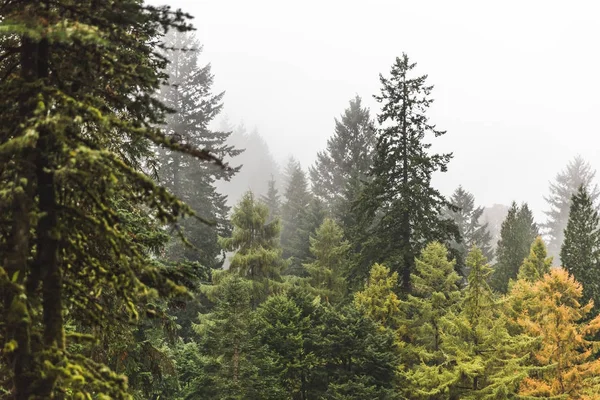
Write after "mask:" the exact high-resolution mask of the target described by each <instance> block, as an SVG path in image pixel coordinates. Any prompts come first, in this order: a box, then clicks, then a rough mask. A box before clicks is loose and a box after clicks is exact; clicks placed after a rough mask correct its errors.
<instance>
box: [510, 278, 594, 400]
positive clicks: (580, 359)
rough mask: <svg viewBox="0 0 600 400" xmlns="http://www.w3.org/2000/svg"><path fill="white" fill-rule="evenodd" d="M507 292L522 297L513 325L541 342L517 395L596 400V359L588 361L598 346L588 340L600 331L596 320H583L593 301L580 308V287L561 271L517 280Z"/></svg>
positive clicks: (534, 352)
mask: <svg viewBox="0 0 600 400" xmlns="http://www.w3.org/2000/svg"><path fill="white" fill-rule="evenodd" d="M512 289H513V291H512V292H511V295H514V296H515V297H517V298H523V299H526V301H525V303H524V304H523V308H522V309H521V310H520V311H521V312H520V315H519V316H518V317H517V319H516V322H517V324H518V325H519V326H521V328H522V329H523V330H524V331H525V332H526V333H528V334H529V335H532V336H533V337H537V338H539V341H538V343H537V346H536V348H535V350H533V354H532V355H533V360H534V362H535V365H536V367H539V368H535V369H534V370H533V371H532V372H531V373H530V377H529V378H526V379H525V380H524V381H523V382H522V383H521V387H520V390H519V394H520V395H523V396H531V397H540V398H547V397H553V396H559V397H560V396H565V398H569V399H582V400H583V399H590V400H591V399H600V385H599V384H598V380H597V378H596V379H594V377H595V376H597V375H598V374H600V360H594V359H592V356H593V353H594V352H595V351H596V350H597V349H598V342H594V341H590V340H587V339H586V336H587V335H591V334H594V333H596V332H598V331H600V316H597V317H596V318H594V319H593V320H591V321H589V322H581V320H582V319H583V318H584V317H585V316H586V315H587V314H588V313H589V312H590V311H591V309H592V307H593V304H592V302H590V303H588V304H586V305H581V304H580V303H579V301H580V300H581V296H582V286H581V284H579V283H578V282H577V281H576V280H575V279H574V278H573V277H572V276H569V274H568V273H567V271H565V270H564V269H562V268H558V269H553V270H552V271H551V272H550V273H549V274H546V275H544V277H543V279H541V280H539V281H537V282H534V283H529V282H525V281H520V282H519V283H518V284H517V285H515V286H514V287H513V288H512Z"/></svg>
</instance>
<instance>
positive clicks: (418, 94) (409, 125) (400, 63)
mask: <svg viewBox="0 0 600 400" xmlns="http://www.w3.org/2000/svg"><path fill="white" fill-rule="evenodd" d="M414 67H415V64H413V63H410V62H409V60H408V56H406V55H405V54H404V55H403V56H402V57H398V58H396V62H395V63H394V65H393V66H392V70H391V77H390V78H385V77H383V76H381V77H380V80H381V85H382V89H381V94H380V95H379V96H375V99H376V100H377V101H378V102H379V103H381V104H382V110H381V113H380V114H379V115H378V122H379V124H380V125H381V128H380V129H379V130H378V132H377V145H376V151H375V158H374V162H373V167H372V169H371V170H370V172H369V180H370V182H369V183H368V184H367V186H366V188H365V190H364V191H363V192H362V194H361V196H360V198H359V200H358V202H357V206H358V208H359V209H360V210H361V211H362V216H361V221H360V225H361V226H363V227H365V228H366V229H365V233H364V235H363V237H362V238H360V239H358V240H359V241H360V242H364V246H363V248H362V249H360V251H361V253H362V254H363V255H364V256H363V263H362V264H360V265H358V266H357V267H358V268H357V270H356V271H354V275H355V279H357V278H358V279H359V280H362V279H364V275H365V273H366V271H364V268H365V267H366V265H370V264H371V263H372V262H373V261H385V262H386V263H388V265H389V266H390V267H391V268H392V270H394V271H399V272H400V273H401V274H400V275H401V279H402V286H403V290H404V291H405V292H409V290H410V276H411V273H412V272H413V270H414V258H415V256H416V255H418V254H419V252H420V250H421V249H422V248H423V247H424V244H425V243H426V242H429V241H432V240H439V241H442V242H446V241H448V240H450V239H452V238H455V239H457V238H458V232H457V228H456V225H455V224H454V222H453V221H451V220H447V219H446V220H440V217H439V216H440V213H441V211H442V208H443V207H444V206H446V205H447V202H446V200H445V199H444V198H443V196H442V195H441V194H440V193H439V191H437V190H436V189H434V188H433V187H432V186H431V175H432V174H433V173H434V172H435V171H441V172H445V171H446V169H447V164H448V162H449V161H450V159H451V158H452V154H431V153H430V152H429V151H428V150H429V149H430V147H431V144H430V143H427V142H425V137H426V135H431V136H433V137H438V136H441V135H443V134H444V133H445V132H443V131H439V130H437V129H436V128H435V126H434V125H432V124H431V123H430V122H429V118H428V116H427V115H426V111H427V109H428V108H429V106H430V105H431V103H432V102H433V100H432V99H431V98H430V93H431V90H432V88H433V87H432V86H427V85H426V83H425V81H426V79H427V76H426V75H424V76H418V77H411V76H410V74H411V72H412V70H413V69H414Z"/></svg>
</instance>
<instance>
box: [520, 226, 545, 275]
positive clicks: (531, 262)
mask: <svg viewBox="0 0 600 400" xmlns="http://www.w3.org/2000/svg"><path fill="white" fill-rule="evenodd" d="M547 255H548V252H547V251H546V244H545V243H544V241H543V240H542V238H541V237H540V236H538V237H537V238H536V239H535V241H534V242H533V243H532V244H531V250H529V256H527V258H525V260H523V264H522V265H521V267H520V268H519V274H518V275H517V278H518V279H524V280H527V281H529V282H535V281H538V280H540V279H542V277H543V276H544V275H546V274H547V273H548V272H550V268H552V257H547Z"/></svg>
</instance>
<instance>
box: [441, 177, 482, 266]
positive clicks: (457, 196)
mask: <svg viewBox="0 0 600 400" xmlns="http://www.w3.org/2000/svg"><path fill="white" fill-rule="evenodd" d="M449 202H450V204H452V207H446V208H445V209H444V215H445V216H447V217H448V218H450V219H452V220H453V221H454V222H455V223H456V226H457V227H458V232H459V234H460V238H461V241H460V242H457V241H455V240H453V241H451V242H450V247H451V248H453V249H455V250H456V251H457V252H458V254H459V255H460V258H461V259H462V260H464V259H465V257H466V256H467V253H468V252H469V250H470V249H471V248H472V247H473V246H477V247H478V248H479V249H480V250H481V251H482V252H483V255H484V257H485V258H486V259H488V260H492V258H493V257H494V252H493V250H492V246H491V243H490V242H491V240H492V236H491V235H490V232H489V231H488V227H487V223H483V224H482V223H481V222H480V221H481V215H482V214H483V207H475V196H473V195H472V194H471V193H469V192H467V191H466V190H465V189H463V187H462V186H459V187H458V188H457V189H456V190H455V191H454V193H453V194H452V197H450V200H449ZM461 273H465V274H466V275H468V273H469V271H461Z"/></svg>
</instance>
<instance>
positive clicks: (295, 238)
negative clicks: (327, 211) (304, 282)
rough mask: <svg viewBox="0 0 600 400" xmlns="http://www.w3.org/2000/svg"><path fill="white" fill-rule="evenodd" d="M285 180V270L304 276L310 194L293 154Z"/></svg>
mask: <svg viewBox="0 0 600 400" xmlns="http://www.w3.org/2000/svg"><path fill="white" fill-rule="evenodd" d="M286 181H287V186H286V190H285V202H284V203H283V205H282V207H281V221H282V225H283V227H282V231H281V247H282V248H283V257H284V258H285V259H287V260H289V263H290V264H289V268H288V270H287V271H286V273H287V274H289V275H298V276H303V275H304V271H303V268H302V262H304V261H306V260H307V259H308V258H309V257H310V252H309V246H310V243H309V236H310V233H311V227H310V225H309V218H310V215H311V214H312V213H311V212H310V211H309V208H312V207H311V203H312V196H311V194H310V192H309V191H308V183H307V181H306V175H305V173H304V171H302V167H301V166H300V163H298V161H296V160H295V159H293V158H291V159H290V160H289V163H288V166H287V168H286ZM314 206H316V205H314V204H313V207H314ZM319 224H320V223H319ZM317 226H318V225H317Z"/></svg>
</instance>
